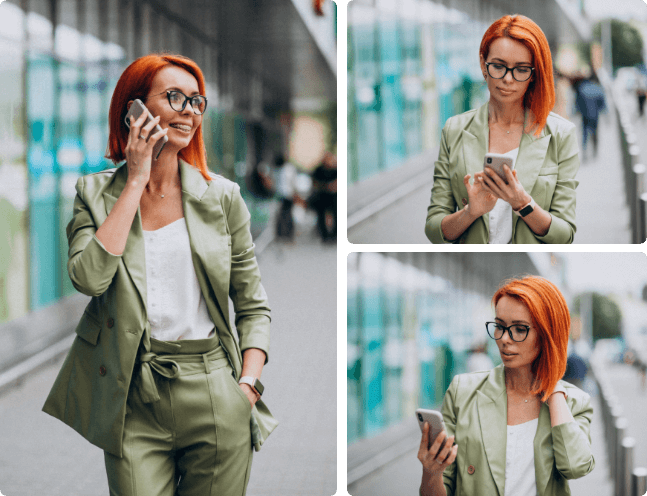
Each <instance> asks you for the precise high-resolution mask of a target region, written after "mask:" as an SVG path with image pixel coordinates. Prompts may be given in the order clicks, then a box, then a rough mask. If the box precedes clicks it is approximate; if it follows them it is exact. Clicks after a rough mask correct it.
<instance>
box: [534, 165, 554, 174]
mask: <svg viewBox="0 0 647 496" xmlns="http://www.w3.org/2000/svg"><path fill="white" fill-rule="evenodd" d="M558 172H559V166H558V165H553V166H552V167H544V168H542V169H539V174H538V175H540V176H551V175H553V174H557V173H558Z"/></svg>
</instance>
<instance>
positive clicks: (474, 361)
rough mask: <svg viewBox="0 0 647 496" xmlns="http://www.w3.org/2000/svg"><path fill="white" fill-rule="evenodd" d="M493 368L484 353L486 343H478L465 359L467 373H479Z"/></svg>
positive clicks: (492, 363) (492, 364) (491, 362)
mask: <svg viewBox="0 0 647 496" xmlns="http://www.w3.org/2000/svg"><path fill="white" fill-rule="evenodd" d="M493 368H494V362H493V361H492V359H491V358H490V357H489V355H488V354H487V353H486V343H484V342H479V343H477V344H476V345H475V346H474V347H473V348H472V349H471V350H470V354H469V356H468V357H467V371H468V372H480V371H483V370H490V369H493Z"/></svg>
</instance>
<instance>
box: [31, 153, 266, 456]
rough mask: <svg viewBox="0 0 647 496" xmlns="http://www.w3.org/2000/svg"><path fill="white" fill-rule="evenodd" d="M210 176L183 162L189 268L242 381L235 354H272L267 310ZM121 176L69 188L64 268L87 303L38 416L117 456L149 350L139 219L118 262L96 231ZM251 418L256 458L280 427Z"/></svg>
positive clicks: (246, 242) (232, 212)
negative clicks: (139, 368) (138, 367)
mask: <svg viewBox="0 0 647 496" xmlns="http://www.w3.org/2000/svg"><path fill="white" fill-rule="evenodd" d="M212 176H213V180H212V181H207V180H205V179H204V177H203V176H202V175H201V174H200V172H199V171H198V170H197V169H196V168H194V167H192V166H190V165H189V164H187V163H186V162H184V161H182V160H180V177H181V181H182V206H183V209H184V217H185V220H186V224H187V228H188V231H189V238H190V243H191V254H192V257H193V266H194V268H195V272H196V276H197V278H198V282H199V284H200V288H201V290H202V295H203V296H204V299H205V301H206V304H207V309H208V311H209V315H210V316H211V319H212V320H213V322H214V324H215V326H216V329H217V332H218V335H219V337H220V341H221V344H222V346H223V347H224V348H225V350H226V352H227V355H228V357H229V360H230V362H231V365H232V368H233V370H234V372H235V375H236V378H239V377H240V373H241V369H242V357H241V350H246V349H248V348H259V349H261V350H263V351H264V352H265V353H266V354H268V352H269V330H270V308H269V306H268V303H267V296H266V294H265V290H264V289H263V286H262V285H261V277H260V272H259V270H258V265H257V263H256V257H255V255H254V243H253V242H252V237H251V234H250V231H249V221H250V214H249V212H248V210H247V207H246V206H245V203H244V202H243V199H242V197H241V195H240V188H239V187H238V185H236V184H235V183H233V182H231V181H229V180H227V179H225V178H223V177H221V176H217V175H215V174H214V175H212ZM127 177H128V169H127V167H126V166H122V167H119V168H117V169H109V170H105V171H102V172H99V173H96V174H91V175H88V176H84V177H81V178H80V179H79V180H78V182H77V184H76V191H77V195H76V198H75V200H74V215H73V217H72V220H71V221H70V223H69V225H68V226H67V237H68V243H69V259H68V264H67V268H68V273H69V276H70V279H71V280H72V284H73V285H74V287H75V288H76V289H77V290H79V291H80V292H81V293H84V294H86V295H88V296H91V297H92V299H91V300H90V303H89V304H88V306H87V308H86V309H85V312H84V314H83V316H82V317H81V321H80V322H79V324H78V325H77V327H76V334H77V336H76V339H75V340H74V342H73V344H72V347H71V348H70V350H69V352H68V355H67V358H66V359H65V362H64V363H63V366H62V368H61V371H60V372H59V374H58V377H57V379H56V381H55V383H54V386H53V387H52V390H51V391H50V393H49V396H48V398H47V401H46V402H45V406H44V407H43V411H45V412H47V413H49V414H50V415H52V416H54V417H56V418H58V419H60V420H62V421H63V422H65V423H66V424H67V425H69V426H70V427H72V428H73V429H75V430H76V431H78V432H79V433H80V434H81V435H82V436H83V437H85V438H86V439H87V440H88V441H90V442H91V443H92V444H95V445H96V446H98V447H99V448H101V449H103V450H105V451H107V452H109V453H111V454H113V455H115V456H119V457H121V456H122V439H123V429H124V419H125V414H126V398H127V396H128V388H129V387H130V382H131V378H132V374H133V368H134V367H135V359H136V357H137V355H138V348H139V347H140V343H141V345H142V346H143V347H144V348H145V350H146V351H150V324H149V323H148V316H147V311H146V262H145V260H144V254H145V252H144V237H143V234H142V232H143V229H142V223H141V217H140V213H139V210H138V211H137V214H136V215H135V219H134V221H133V224H132V227H131V230H130V234H129V235H128V241H127V243H126V248H125V250H124V252H123V254H122V255H121V256H116V255H112V254H110V253H108V252H107V251H106V249H105V248H104V247H103V245H102V244H101V242H100V241H99V240H98V239H97V237H96V236H95V232H96V230H97V228H98V227H99V226H100V225H101V224H102V223H103V222H104V221H105V220H106V217H107V216H108V213H110V210H111V209H112V207H113V206H114V204H115V202H116V201H117V198H119V195H120V194H121V192H122V190H123V188H124V186H125V185H126V179H127ZM228 297H231V299H232V300H233V303H234V310H235V312H236V331H237V333H238V337H239V340H238V341H237V340H236V339H235V338H234V335H233V330H232V326H231V324H230V322H229V305H228ZM252 419H253V420H252V424H255V425H253V426H250V428H251V429H252V437H253V441H254V444H255V447H256V449H257V450H258V449H259V448H260V445H261V444H262V443H263V441H264V439H265V438H266V437H267V436H268V435H269V434H270V432H272V430H273V429H274V428H275V427H276V425H277V422H276V420H274V418H273V417H272V415H271V414H270V412H269V410H268V409H267V407H266V406H265V404H264V403H263V402H262V401H259V402H258V403H256V405H255V406H254V408H253V415H252ZM259 431H260V432H259Z"/></svg>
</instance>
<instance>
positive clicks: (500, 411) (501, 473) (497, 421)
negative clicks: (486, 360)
mask: <svg viewBox="0 0 647 496" xmlns="http://www.w3.org/2000/svg"><path fill="white" fill-rule="evenodd" d="M477 393H478V399H477V404H478V412H479V423H480V427H481V437H482V438H483V447H484V448H485V454H486V456H487V459H488V465H489V467H490V472H491V473H492V478H493V479H494V482H495V483H496V485H497V489H498V490H499V495H500V496H503V494H504V484H505V464H506V459H505V452H506V445H507V423H508V422H507V418H508V397H507V395H506V394H505V377H504V371H503V366H502V365H499V366H498V367H495V368H494V369H492V372H491V373H490V376H489V378H488V381H487V382H486V383H485V384H484V385H483V387H482V388H481V389H480V390H479V391H478V392H477ZM502 453H503V455H504V456H503V458H502V457H501V454H502Z"/></svg>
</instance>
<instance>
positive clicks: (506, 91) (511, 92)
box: [498, 88, 514, 95]
mask: <svg viewBox="0 0 647 496" xmlns="http://www.w3.org/2000/svg"><path fill="white" fill-rule="evenodd" d="M498 90H499V91H500V92H501V93H503V94H504V95H512V94H513V93H514V91H512V90H504V89H503V88H498Z"/></svg>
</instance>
